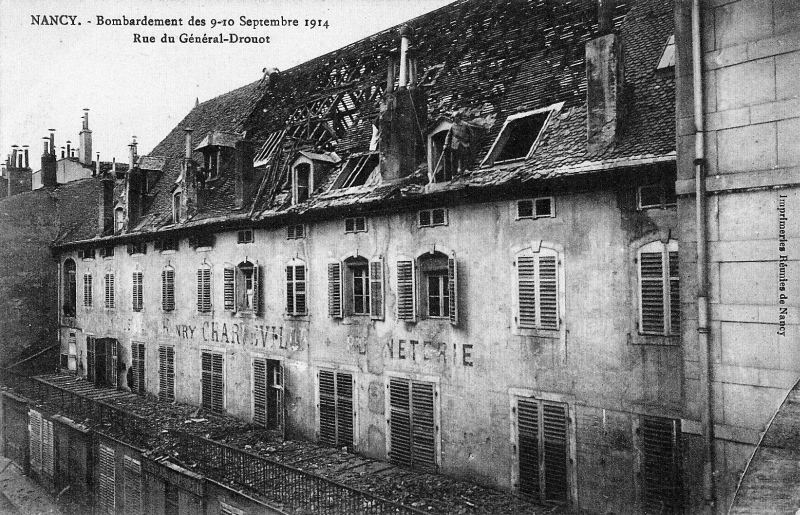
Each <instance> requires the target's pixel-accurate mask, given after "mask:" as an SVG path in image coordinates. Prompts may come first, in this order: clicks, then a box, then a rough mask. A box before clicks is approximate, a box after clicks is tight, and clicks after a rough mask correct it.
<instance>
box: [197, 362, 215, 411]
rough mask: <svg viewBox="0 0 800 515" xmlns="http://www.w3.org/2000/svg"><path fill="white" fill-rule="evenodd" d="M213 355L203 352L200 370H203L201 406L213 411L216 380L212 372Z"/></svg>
mask: <svg viewBox="0 0 800 515" xmlns="http://www.w3.org/2000/svg"><path fill="white" fill-rule="evenodd" d="M211 368H212V366H211V353H210V352H203V353H201V354H200V369H201V377H200V382H201V388H200V395H201V397H202V399H201V405H202V406H203V407H204V408H206V409H212V406H213V393H212V388H213V382H214V378H213V376H212V371H211Z"/></svg>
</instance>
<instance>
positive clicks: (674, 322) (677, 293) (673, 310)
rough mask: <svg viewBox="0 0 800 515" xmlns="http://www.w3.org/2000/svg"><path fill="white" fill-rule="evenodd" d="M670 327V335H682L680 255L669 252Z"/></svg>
mask: <svg viewBox="0 0 800 515" xmlns="http://www.w3.org/2000/svg"><path fill="white" fill-rule="evenodd" d="M668 256H669V327H670V334H680V333H681V290H680V276H679V274H678V253H677V252H669V253H668Z"/></svg>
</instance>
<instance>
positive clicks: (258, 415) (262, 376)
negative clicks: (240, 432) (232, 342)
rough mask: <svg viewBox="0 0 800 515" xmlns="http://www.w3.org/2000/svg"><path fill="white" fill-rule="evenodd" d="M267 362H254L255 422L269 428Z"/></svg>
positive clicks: (260, 360)
mask: <svg viewBox="0 0 800 515" xmlns="http://www.w3.org/2000/svg"><path fill="white" fill-rule="evenodd" d="M268 381H269V378H268V376H267V360H266V359H263V358H255V359H254V360H253V422H255V423H256V424H258V425H260V426H264V427H266V426H267V383H268Z"/></svg>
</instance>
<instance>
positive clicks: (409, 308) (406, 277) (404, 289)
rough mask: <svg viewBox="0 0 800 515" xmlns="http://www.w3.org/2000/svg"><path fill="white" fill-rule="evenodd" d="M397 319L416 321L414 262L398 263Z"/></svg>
mask: <svg viewBox="0 0 800 515" xmlns="http://www.w3.org/2000/svg"><path fill="white" fill-rule="evenodd" d="M397 318H398V319H399V320H407V321H413V320H415V319H416V312H415V302H414V261H413V260H402V261H398V262H397Z"/></svg>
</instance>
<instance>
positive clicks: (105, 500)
mask: <svg viewBox="0 0 800 515" xmlns="http://www.w3.org/2000/svg"><path fill="white" fill-rule="evenodd" d="M99 451H100V459H99V469H100V470H99V476H100V484H99V485H98V487H99V501H100V502H99V503H98V504H99V505H100V511H101V513H106V514H114V513H116V495H115V494H116V484H115V483H116V477H115V476H116V466H115V465H116V463H115V457H114V448H113V447H108V446H106V445H103V444H100V446H99Z"/></svg>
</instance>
